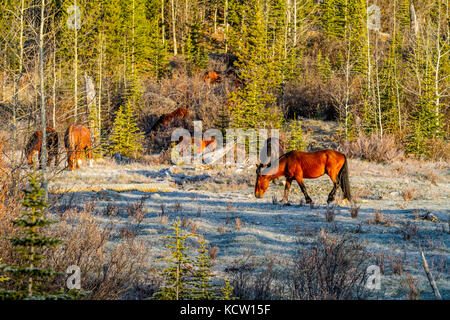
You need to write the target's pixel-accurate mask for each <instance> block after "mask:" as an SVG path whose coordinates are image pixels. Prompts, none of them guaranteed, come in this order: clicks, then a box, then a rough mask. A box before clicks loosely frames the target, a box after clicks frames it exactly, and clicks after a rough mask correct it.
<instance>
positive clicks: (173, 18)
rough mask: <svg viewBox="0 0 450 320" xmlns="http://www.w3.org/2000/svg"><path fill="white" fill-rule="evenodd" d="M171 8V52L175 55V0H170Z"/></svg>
mask: <svg viewBox="0 0 450 320" xmlns="http://www.w3.org/2000/svg"><path fill="white" fill-rule="evenodd" d="M170 4H171V10H172V36H173V54H174V55H175V56H176V55H177V54H178V50H177V31H176V23H175V21H176V18H175V1H174V0H171V1H170Z"/></svg>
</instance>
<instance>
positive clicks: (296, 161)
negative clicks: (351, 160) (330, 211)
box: [255, 149, 351, 204]
mask: <svg viewBox="0 0 450 320" xmlns="http://www.w3.org/2000/svg"><path fill="white" fill-rule="evenodd" d="M278 162H279V163H278V167H274V168H272V169H270V168H267V169H266V171H267V172H264V174H262V173H261V169H262V168H266V167H267V165H264V164H259V165H258V167H257V169H256V185H255V197H257V198H262V197H263V196H264V192H265V191H266V190H267V188H268V186H269V182H270V181H272V180H273V179H276V178H278V177H282V176H284V177H286V185H285V189H284V197H283V202H288V198H289V188H290V187H291V183H292V181H293V180H294V179H295V180H296V181H297V183H298V185H299V186H300V188H301V190H302V192H303V194H304V196H305V200H306V203H311V202H312V200H311V198H310V197H309V195H308V193H307V192H306V188H305V185H304V184H303V179H316V178H319V177H321V176H323V175H324V174H325V173H326V174H328V175H329V176H330V178H331V181H333V189H332V190H331V192H330V194H329V195H328V200H327V203H328V204H329V203H331V202H333V200H334V196H335V194H336V189H337V188H338V187H341V189H342V192H343V193H344V198H345V199H347V200H351V195H350V181H349V178H348V165H347V158H346V157H345V155H344V154H342V153H340V152H337V151H335V150H331V149H327V150H321V151H315V152H302V151H290V152H288V153H286V154H284V155H282V156H281V157H280V158H279V159H278Z"/></svg>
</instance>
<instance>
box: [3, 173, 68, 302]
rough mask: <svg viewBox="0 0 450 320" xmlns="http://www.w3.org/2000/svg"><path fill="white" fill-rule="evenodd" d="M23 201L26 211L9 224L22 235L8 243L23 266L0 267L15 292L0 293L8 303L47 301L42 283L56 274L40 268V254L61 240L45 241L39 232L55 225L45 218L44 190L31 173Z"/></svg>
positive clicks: (51, 239)
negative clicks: (16, 253) (35, 300)
mask: <svg viewBox="0 0 450 320" xmlns="http://www.w3.org/2000/svg"><path fill="white" fill-rule="evenodd" d="M23 193H24V199H23V201H22V205H23V207H24V208H25V211H24V212H23V213H22V214H21V216H19V217H18V218H17V219H15V220H13V221H12V223H13V224H14V225H16V226H17V227H18V228H19V229H20V230H22V231H23V234H21V235H15V236H13V237H11V238H10V239H9V240H10V241H11V243H12V245H13V246H14V248H15V250H16V251H17V252H18V253H19V254H20V256H21V259H22V263H21V264H20V265H14V266H5V265H2V266H0V269H2V270H3V271H5V272H7V273H8V274H10V275H11V279H12V280H13V281H14V285H15V286H16V290H11V291H6V290H1V291H0V297H2V298H7V299H11V298H12V299H25V298H27V299H35V298H45V297H50V295H49V294H48V293H46V292H45V291H44V290H42V286H41V285H42V283H44V282H45V281H48V279H49V278H52V277H54V276H55V275H56V274H57V273H56V272H55V271H53V270H52V269H47V268H43V267H41V261H42V260H43V258H44V257H43V255H42V251H43V250H44V249H45V248H50V247H54V246H56V245H58V244H59V243H60V242H61V240H59V239H56V238H52V237H48V236H46V235H44V234H43V232H42V229H43V228H45V227H47V226H48V225H50V224H52V223H54V222H55V221H53V220H50V219H48V218H47V217H46V215H45V209H46V208H47V207H48V205H49V204H48V203H47V202H46V201H45V198H44V189H42V188H41V186H40V183H39V182H38V177H37V175H36V172H35V171H34V172H33V173H32V174H31V175H30V176H29V186H28V188H27V189H25V190H23Z"/></svg>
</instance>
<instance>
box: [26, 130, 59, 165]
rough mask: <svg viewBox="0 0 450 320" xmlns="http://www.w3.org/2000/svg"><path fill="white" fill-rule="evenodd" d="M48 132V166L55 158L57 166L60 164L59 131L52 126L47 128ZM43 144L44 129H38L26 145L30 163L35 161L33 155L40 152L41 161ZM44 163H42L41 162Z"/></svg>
mask: <svg viewBox="0 0 450 320" xmlns="http://www.w3.org/2000/svg"><path fill="white" fill-rule="evenodd" d="M45 131H46V133H47V138H46V140H47V151H48V158H47V166H50V164H51V162H52V160H53V159H55V166H57V165H58V160H59V154H58V147H59V142H58V133H57V132H56V130H55V129H53V128H51V127H47V128H46V130H45ZM41 146H42V131H36V132H34V133H33V134H32V135H31V137H30V139H29V140H28V143H27V145H26V147H25V154H26V157H27V162H28V164H32V163H33V155H34V154H35V153H36V152H38V154H39V162H41ZM41 165H42V164H41Z"/></svg>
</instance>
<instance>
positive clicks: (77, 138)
mask: <svg viewBox="0 0 450 320" xmlns="http://www.w3.org/2000/svg"><path fill="white" fill-rule="evenodd" d="M64 145H65V147H66V150H67V163H68V167H69V170H73V169H74V162H75V165H76V168H77V169H79V168H80V164H81V162H82V161H81V159H82V158H83V157H82V153H83V152H86V151H87V152H88V157H89V165H90V166H91V167H92V141H91V133H90V132H89V129H88V128H87V127H85V126H82V125H77V126H75V125H70V127H69V128H67V130H66V134H65V135H64Z"/></svg>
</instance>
